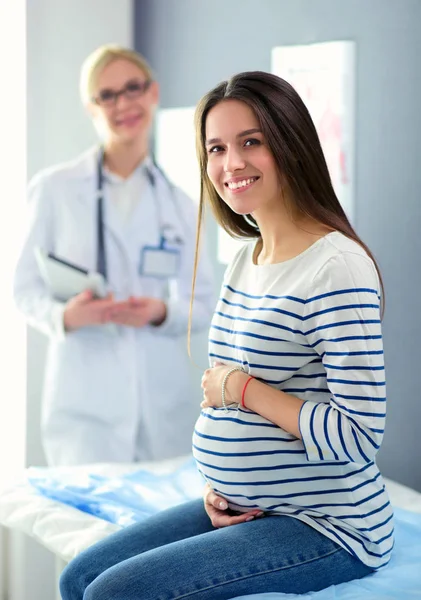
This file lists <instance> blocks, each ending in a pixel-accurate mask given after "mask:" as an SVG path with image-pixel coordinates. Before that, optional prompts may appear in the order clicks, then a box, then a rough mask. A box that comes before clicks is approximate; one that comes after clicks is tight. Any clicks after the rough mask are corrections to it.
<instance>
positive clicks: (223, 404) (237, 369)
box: [221, 367, 243, 412]
mask: <svg viewBox="0 0 421 600" xmlns="http://www.w3.org/2000/svg"><path fill="white" fill-rule="evenodd" d="M235 371H243V369H241V368H240V367H233V368H232V369H230V370H229V371H227V372H226V373H225V376H224V379H223V380H222V389H221V400H222V406H223V407H224V408H225V412H228V407H227V405H226V403H225V387H226V385H227V380H228V377H229V376H230V375H232V373H235Z"/></svg>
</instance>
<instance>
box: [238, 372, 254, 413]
mask: <svg viewBox="0 0 421 600" xmlns="http://www.w3.org/2000/svg"><path fill="white" fill-rule="evenodd" d="M252 379H254V377H253V376H252V375H250V377H249V378H248V379H247V381H246V383H245V384H244V387H243V393H242V394H241V406H242V407H243V408H247V406H246V405H245V404H244V397H245V395H246V389H247V386H248V384H249V383H250V381H251V380H252Z"/></svg>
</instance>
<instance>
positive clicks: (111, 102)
mask: <svg viewBox="0 0 421 600" xmlns="http://www.w3.org/2000/svg"><path fill="white" fill-rule="evenodd" d="M151 83H152V81H151V80H150V79H147V80H146V81H129V82H128V83H126V85H125V86H124V87H123V88H122V89H121V90H118V91H115V90H110V89H104V90H101V91H100V92H99V94H98V96H96V97H94V98H92V101H93V102H94V103H95V104H98V105H99V106H105V107H107V108H108V107H111V106H115V105H116V104H117V100H118V98H119V97H120V96H124V97H125V98H127V100H136V98H140V96H143V94H144V93H145V92H147V90H148V88H149V87H150V85H151Z"/></svg>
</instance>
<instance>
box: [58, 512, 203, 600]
mask: <svg viewBox="0 0 421 600" xmlns="http://www.w3.org/2000/svg"><path fill="white" fill-rule="evenodd" d="M213 529H214V527H213V526H212V524H211V522H210V520H209V517H208V515H207V514H206V512H205V510H204V506H203V500H193V501H192V502H187V503H185V504H181V505H179V506H176V507H174V508H171V509H168V510H165V511H162V512H160V513H157V514H156V515H154V516H153V517H150V518H149V519H147V520H145V521H142V522H141V523H137V524H136V525H132V526H130V527H126V528H125V529H122V530H121V531H118V532H117V533H114V534H113V535H110V536H109V537H107V538H105V539H104V540H102V541H101V542H98V543H97V544H95V545H93V546H91V547H90V548H88V549H87V550H85V551H84V552H82V553H81V554H79V555H78V556H77V557H76V558H75V559H73V560H72V561H71V562H70V563H69V565H68V566H67V567H66V569H65V570H64V571H63V574H62V576H61V580H60V591H61V594H62V597H63V600H68V599H69V600H70V599H71V600H76V599H79V598H80V599H82V598H83V592H84V590H85V589H86V587H87V586H88V585H89V584H90V583H91V582H92V581H94V579H96V578H97V577H98V575H100V574H101V573H103V572H104V571H106V570H107V569H109V568H110V567H112V566H114V565H116V564H119V563H124V561H126V560H127V559H129V558H131V557H134V556H138V555H141V554H143V553H145V552H148V551H150V550H153V549H154V548H158V547H159V546H162V545H167V544H172V543H173V542H176V541H178V540H182V539H184V538H186V537H191V536H195V535H199V534H202V533H205V532H208V531H212V530H213Z"/></svg>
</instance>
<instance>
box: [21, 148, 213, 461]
mask: <svg viewBox="0 0 421 600" xmlns="http://www.w3.org/2000/svg"><path fill="white" fill-rule="evenodd" d="M96 161H97V150H95V149H94V150H90V151H88V152H87V153H85V154H84V155H83V156H81V157H79V158H78V159H77V160H75V161H74V162H71V163H66V164H64V165H60V166H58V167H55V168H52V169H48V170H45V171H43V172H41V173H40V174H38V175H37V176H36V177H35V178H34V179H33V180H32V182H31V183H30V186H29V205H30V222H29V227H28V232H27V235H26V239H25V243H24V246H23V250H22V253H21V256H20V259H19V262H18V265H17V269H16V276H15V286H14V294H15V301H16V304H17V306H18V308H19V309H20V310H21V311H22V312H23V313H24V314H25V316H26V318H27V320H28V322H29V323H30V324H31V325H33V326H35V327H36V328H38V329H40V330H41V331H43V332H44V333H46V334H47V335H49V336H50V344H49V349H48V356H47V364H46V373H45V382H44V397H43V411H42V433H43V442H44V448H45V452H46V456H47V460H48V463H49V464H51V465H71V464H83V463H88V462H102V461H105V462H108V461H118V462H128V461H133V460H159V459H163V458H167V457H172V456H176V455H181V454H186V453H187V452H189V451H190V448H191V435H192V430H193V425H194V422H195V419H196V418H197V416H198V413H199V410H200V401H201V391H200V388H199V389H192V387H193V386H192V383H191V376H190V369H191V363H190V361H189V358H188V356H187V351H186V342H185V333H186V330H187V321H188V311H189V302H190V290H191V278H192V266H193V257H194V245H195V227H196V213H197V211H196V208H195V206H194V204H193V202H192V201H191V200H190V199H189V198H188V197H187V196H186V195H185V194H184V193H182V192H181V190H179V189H177V188H173V191H172V192H171V188H170V186H169V184H168V182H167V181H166V180H165V178H164V177H163V175H162V174H161V173H160V172H159V170H158V169H157V168H156V167H153V173H154V175H155V189H153V188H152V185H151V184H149V185H148V186H146V188H147V189H146V188H145V189H144V191H143V192H142V197H141V199H140V201H139V203H138V205H137V206H136V208H135V209H134V212H133V214H132V216H131V219H130V221H129V222H128V223H127V224H126V225H124V223H123V222H122V220H121V218H119V215H118V214H117V211H116V207H115V206H113V205H112V204H111V203H110V202H108V201H107V193H106V187H105V199H104V202H105V204H104V208H105V211H104V212H105V217H104V228H105V245H106V256H107V265H108V280H109V283H110V285H111V287H112V289H113V290H114V291H115V295H116V297H117V298H119V299H126V298H127V297H128V296H130V295H134V296H154V297H160V298H163V297H164V296H165V292H166V288H167V287H168V285H167V283H165V282H164V281H162V280H159V279H157V278H153V277H144V276H140V275H139V272H138V265H139V260H140V253H141V249H142V248H143V247H145V246H155V247H156V246H158V245H159V241H160V227H159V223H158V218H157V214H158V213H157V211H156V205H155V203H156V201H157V198H159V200H160V207H161V212H162V210H164V214H163V217H164V220H165V225H170V226H171V231H172V232H175V233H176V234H177V236H178V237H180V238H181V239H182V240H183V243H182V244H181V246H180V249H181V267H180V271H179V275H178V277H177V279H176V280H175V283H174V282H173V284H172V286H170V287H172V291H171V293H170V296H169V298H168V300H167V307H168V314H167V319H166V321H165V323H164V324H163V325H161V326H159V327H153V326H146V327H144V328H141V329H136V328H130V327H116V328H114V330H110V328H109V327H107V326H95V327H86V328H83V329H79V330H77V331H74V332H70V333H66V332H64V330H63V311H64V306H65V305H64V303H63V302H60V301H58V300H55V299H53V298H52V297H51V294H50V293H49V291H48V289H47V288H46V286H45V285H44V283H43V281H42V279H41V277H40V274H39V271H38V268H37V265H36V262H35V257H34V247H35V246H37V245H39V246H41V247H43V248H44V249H45V250H47V251H50V252H54V253H55V254H57V255H58V256H60V257H62V258H64V259H67V260H69V261H71V262H73V263H76V264H78V265H80V266H84V267H85V268H87V269H90V270H96V258H97V236H96V214H97V213H96V210H97V194H96V173H97V170H96V169H97V162H96ZM213 290H214V287H213V280H212V273H211V268H210V263H209V259H208V257H207V256H206V252H205V251H203V252H202V256H201V259H200V261H199V269H198V273H197V283H196V292H195V303H194V310H193V326H194V330H196V331H197V330H200V329H204V328H207V327H208V326H209V324H210V319H211V315H212V311H213V308H214V291H213Z"/></svg>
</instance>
